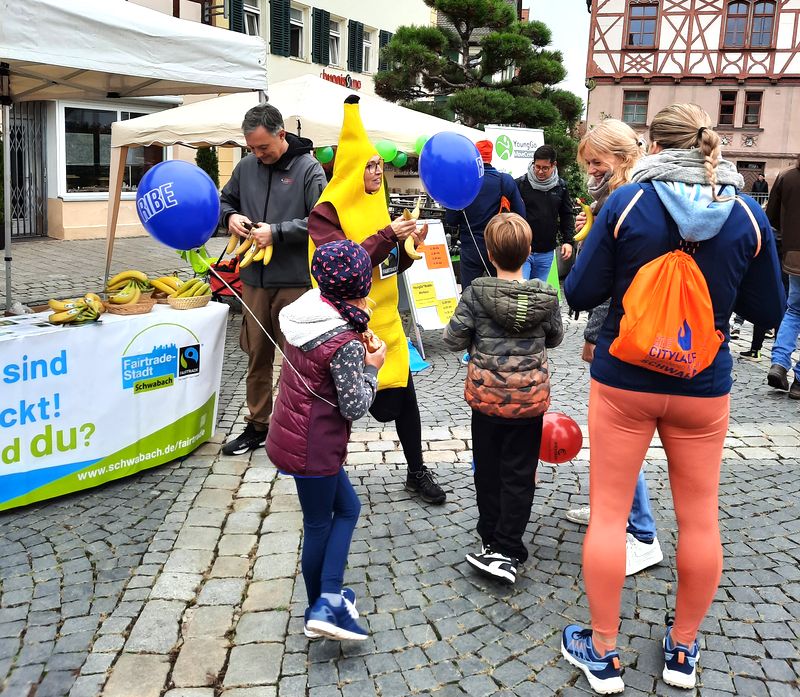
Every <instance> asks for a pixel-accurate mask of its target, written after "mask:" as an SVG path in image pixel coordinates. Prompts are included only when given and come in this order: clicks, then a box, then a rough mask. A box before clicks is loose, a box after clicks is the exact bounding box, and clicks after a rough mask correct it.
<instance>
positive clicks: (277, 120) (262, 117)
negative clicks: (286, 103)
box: [242, 104, 283, 136]
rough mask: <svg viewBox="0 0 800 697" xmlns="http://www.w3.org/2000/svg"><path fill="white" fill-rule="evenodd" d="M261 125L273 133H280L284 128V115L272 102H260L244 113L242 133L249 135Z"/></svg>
mask: <svg viewBox="0 0 800 697" xmlns="http://www.w3.org/2000/svg"><path fill="white" fill-rule="evenodd" d="M259 126H263V127H264V128H266V129H267V132H268V133H270V134H272V135H274V136H275V135H278V133H280V132H281V131H282V130H283V116H282V115H281V112H280V111H278V110H277V109H276V108H275V107H274V106H272V105H271V104H259V105H258V106H254V107H253V108H252V109H250V110H249V111H248V112H247V113H246V114H245V115H244V121H242V133H244V134H245V135H248V134H250V133H252V132H253V131H255V130H256V129H257V128H258V127H259Z"/></svg>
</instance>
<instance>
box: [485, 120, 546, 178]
mask: <svg viewBox="0 0 800 697" xmlns="http://www.w3.org/2000/svg"><path fill="white" fill-rule="evenodd" d="M485 131H486V138H487V140H491V141H492V144H493V145H494V154H493V156H492V165H493V166H494V168H495V169H498V170H500V171H501V172H508V173H509V174H510V175H511V176H512V177H521V176H522V175H523V174H525V172H527V171H528V165H529V164H530V163H531V160H532V159H533V153H534V152H535V151H536V148H538V147H539V146H541V145H544V131H542V129H541V128H517V127H515V126H495V125H489V126H486V129H485Z"/></svg>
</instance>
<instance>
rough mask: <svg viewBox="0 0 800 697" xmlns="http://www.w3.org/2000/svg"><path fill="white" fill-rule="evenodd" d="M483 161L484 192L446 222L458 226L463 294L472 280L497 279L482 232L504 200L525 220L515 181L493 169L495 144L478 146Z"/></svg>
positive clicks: (508, 206) (481, 142)
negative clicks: (487, 253) (488, 277)
mask: <svg viewBox="0 0 800 697" xmlns="http://www.w3.org/2000/svg"><path fill="white" fill-rule="evenodd" d="M475 145H476V147H477V148H478V152H480V154H481V159H482V160H483V183H482V184H481V190H480V191H479V192H478V195H477V196H476V197H475V200H474V201H473V202H472V203H470V204H469V205H468V206H467V207H466V208H465V209H464V210H463V211H447V213H446V215H445V223H447V224H448V225H458V233H459V239H460V240H461V267H460V268H461V292H462V293H463V292H464V291H465V290H466V289H467V288H469V286H470V284H471V283H472V281H474V280H475V279H476V278H478V277H480V276H483V275H484V274H485V275H487V276H496V275H497V272H496V271H495V268H494V266H492V264H491V262H490V261H489V257H488V256H486V243H485V242H484V240H483V231H484V229H485V228H486V225H487V224H488V223H489V221H490V220H491V219H492V218H493V217H494V216H496V215H497V214H498V213H499V212H500V205H501V202H502V200H503V198H504V197H505V199H506V201H507V204H506V206H507V207H506V208H505V211H506V212H509V211H510V212H511V213H516V214H518V215H521V216H523V217H525V205H524V204H523V203H522V198H520V195H519V190H518V189H517V186H516V184H515V183H514V178H513V177H512V176H511V175H510V174H506V173H505V172H498V171H497V170H496V169H495V168H494V167H492V164H491V163H492V150H493V146H492V141H490V140H481V141H478V142H477V143H475Z"/></svg>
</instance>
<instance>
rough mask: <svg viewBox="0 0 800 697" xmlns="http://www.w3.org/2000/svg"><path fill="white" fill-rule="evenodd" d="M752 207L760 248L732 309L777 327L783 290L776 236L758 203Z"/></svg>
mask: <svg viewBox="0 0 800 697" xmlns="http://www.w3.org/2000/svg"><path fill="white" fill-rule="evenodd" d="M773 191H774V188H773ZM751 211H752V212H753V215H754V216H755V218H756V222H757V223H758V226H759V228H760V229H761V252H759V254H758V256H756V257H754V258H753V260H752V261H751V262H750V268H748V270H747V273H746V274H745V276H744V278H743V279H742V282H741V284H740V285H739V292H738V294H737V296H736V304H735V305H734V311H735V312H736V314H739V315H741V316H742V317H744V318H745V319H746V320H747V321H748V322H752V323H753V324H758V325H759V326H762V327H778V326H779V325H780V323H781V320H782V319H783V313H784V312H785V310H786V294H785V292H784V288H783V281H782V279H781V265H780V262H779V261H778V251H777V249H776V248H775V236H774V235H773V234H772V226H771V225H770V224H769V220H768V219H767V215H766V213H764V211H762V210H761V207H760V206H753V207H751Z"/></svg>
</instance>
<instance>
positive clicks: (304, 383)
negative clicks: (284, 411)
mask: <svg viewBox="0 0 800 697" xmlns="http://www.w3.org/2000/svg"><path fill="white" fill-rule="evenodd" d="M203 261H204V262H205V259H204V260H203ZM206 266H207V267H208V270H209V271H210V272H211V273H213V274H214V275H215V276H216V277H217V278H218V279H219V281H220V282H221V283H222V285H224V286H225V287H226V288H227V289H228V290H229V291H230V292H231V293H233V297H234V298H236V299H237V300H238V301H239V302H240V303H242V307H243V308H244V309H245V310H247V311H248V312H249V313H250V316H251V317H252V318H253V319H254V320H255V322H256V324H257V325H258V326H259V327H260V328H261V331H262V332H264V336H266V337H267V339H269V340H270V341H271V342H272V345H273V346H275V348H276V349H277V350H278V353H279V354H281V356H282V357H283V362H284V363H286V364H287V365H288V366H290V367H291V369H292V370H293V371H294V372H295V373H297V377H298V378H300V382H302V383H303V385H305V388H306V389H307V390H308V391H309V393H310V394H312V395H313V396H314V397H317V398H318V399H321V400H322V401H323V402H325V404H330V406H332V407H333V408H334V409H338V408H339V407H338V405H336V404H334V403H333V402H329V401H328V400H327V399H325V397H323V396H322V395H319V394H317V393H316V392H314V390H312V389H311V387H310V386H309V384H308V383H307V382H306V381H305V379H304V378H303V376H302V375H300V371H299V370H297V368H295V367H294V366H293V365H292V363H291V361H290V360H289V359H288V358H287V357H286V354H285V353H284V352H283V351H282V350H281V347H280V346H278V342H277V341H275V339H273V338H272V336H270V333H269V332H268V331H267V330H266V329H265V328H264V325H263V324H261V321H260V320H259V319H258V317H256V314H255V312H253V311H252V310H251V309H250V308H249V307H248V306H247V303H246V302H245V301H244V299H243V298H242V296H241V295H239V294H238V293H237V292H236V291H235V290H234V289H233V288H231V287H230V286H229V285H228V282H227V281H226V280H225V279H224V278H222V276H220V275H219V274H218V273H217V270H216V269H215V268H214V267H213V266H212V265H211V264H208V263H207V262H206Z"/></svg>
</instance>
